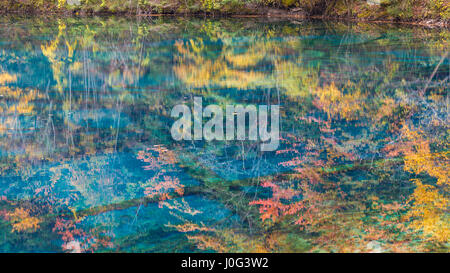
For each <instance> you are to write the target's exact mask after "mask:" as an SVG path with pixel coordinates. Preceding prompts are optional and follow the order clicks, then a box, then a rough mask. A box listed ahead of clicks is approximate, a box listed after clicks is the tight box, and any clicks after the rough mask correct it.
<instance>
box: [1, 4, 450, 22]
mask: <svg viewBox="0 0 450 273" xmlns="http://www.w3.org/2000/svg"><path fill="white" fill-rule="evenodd" d="M0 13H22V14H28V13H64V14H81V15H83V14H93V13H95V14H99V13H115V14H117V13H124V14H137V15H147V14H214V15H223V14H233V15H268V16H297V17H305V16H320V17H328V18H349V19H357V20H377V21H403V22H431V23H436V22H438V23H439V24H442V25H448V23H449V21H450V2H449V1H447V0H0Z"/></svg>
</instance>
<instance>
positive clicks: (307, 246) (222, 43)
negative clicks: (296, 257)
mask: <svg viewBox="0 0 450 273" xmlns="http://www.w3.org/2000/svg"><path fill="white" fill-rule="evenodd" d="M449 41H450V32H449V30H447V29H424V28H420V27H413V26H398V25H397V26H395V25H377V24H365V23H359V24H356V23H342V22H331V21H330V22H326V21H325V22H323V21H294V20H268V19H249V18H245V19H244V18H243V19H239V18H235V19H201V18H172V17H167V18H166V17H154V18H153V17H152V18H144V17H143V18H129V19H127V18H121V17H105V18H103V17H101V18H62V19H54V18H53V19H50V18H39V17H37V18H31V19H25V18H18V17H2V18H0V199H1V200H0V252H61V251H75V252H79V251H83V252H84V251H86V252H92V251H94V252H105V251H113V252H115V251H124V252H205V251H206V252H211V251H218V252H259V251H261V252H280V251H281V252H305V251H326V252H329V251H333V252H334V251H339V252H354V251H388V252H391V251H443V252H448V249H449V248H448V247H449V234H450V231H449V214H448V210H449V206H448V204H449V202H448V200H449V192H450V190H449V184H450V182H449V176H450V168H449V129H450V128H449V115H448V114H449V112H448V111H449V109H448V106H449V97H448V91H449V77H450V60H449V56H448V51H449ZM195 96H197V97H202V99H203V103H204V105H207V104H217V105H219V106H222V107H225V105H227V104H232V105H237V104H242V105H251V104H252V105H270V104H279V105H280V112H281V117H280V137H281V140H280V146H279V148H278V149H277V151H273V152H261V151H260V143H258V142H255V141H212V142H207V141H180V142H177V141H174V140H173V139H172V137H171V134H170V128H171V126H172V124H173V122H174V119H173V118H172V117H171V116H170V112H171V109H172V108H173V107H174V106H175V105H177V104H181V103H185V104H186V105H188V106H189V107H191V106H192V104H193V98H194V97H195Z"/></svg>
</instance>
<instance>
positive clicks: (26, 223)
mask: <svg viewBox="0 0 450 273" xmlns="http://www.w3.org/2000/svg"><path fill="white" fill-rule="evenodd" d="M6 216H7V218H8V219H9V220H10V221H11V223H12V227H13V228H12V231H13V232H14V231H15V232H34V231H36V230H37V229H38V228H39V223H40V222H41V221H40V220H39V218H37V217H33V216H30V212H29V211H28V210H26V209H24V208H16V209H15V210H14V212H12V213H7V214H6Z"/></svg>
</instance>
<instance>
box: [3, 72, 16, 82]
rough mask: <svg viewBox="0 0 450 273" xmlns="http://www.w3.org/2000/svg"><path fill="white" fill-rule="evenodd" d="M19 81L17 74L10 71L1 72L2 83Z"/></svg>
mask: <svg viewBox="0 0 450 273" xmlns="http://www.w3.org/2000/svg"><path fill="white" fill-rule="evenodd" d="M16 81H17V76H16V75H11V74H9V73H0V84H5V83H12V82H16Z"/></svg>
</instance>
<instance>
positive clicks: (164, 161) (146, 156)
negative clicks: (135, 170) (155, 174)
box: [137, 145, 177, 170]
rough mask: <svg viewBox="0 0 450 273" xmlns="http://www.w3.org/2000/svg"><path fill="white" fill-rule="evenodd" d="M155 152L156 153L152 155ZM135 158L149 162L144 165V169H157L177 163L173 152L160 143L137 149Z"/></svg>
mask: <svg viewBox="0 0 450 273" xmlns="http://www.w3.org/2000/svg"><path fill="white" fill-rule="evenodd" d="M155 153H156V155H154V154H155ZM137 159H139V160H142V161H143V162H146V163H149V165H147V166H145V167H144V169H146V170H154V169H159V168H162V167H164V166H173V165H175V163H177V157H176V155H175V153H174V152H173V151H170V150H168V149H167V148H166V147H164V146H161V145H155V146H153V147H151V148H147V149H146V150H145V151H139V152H138V157H137Z"/></svg>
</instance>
